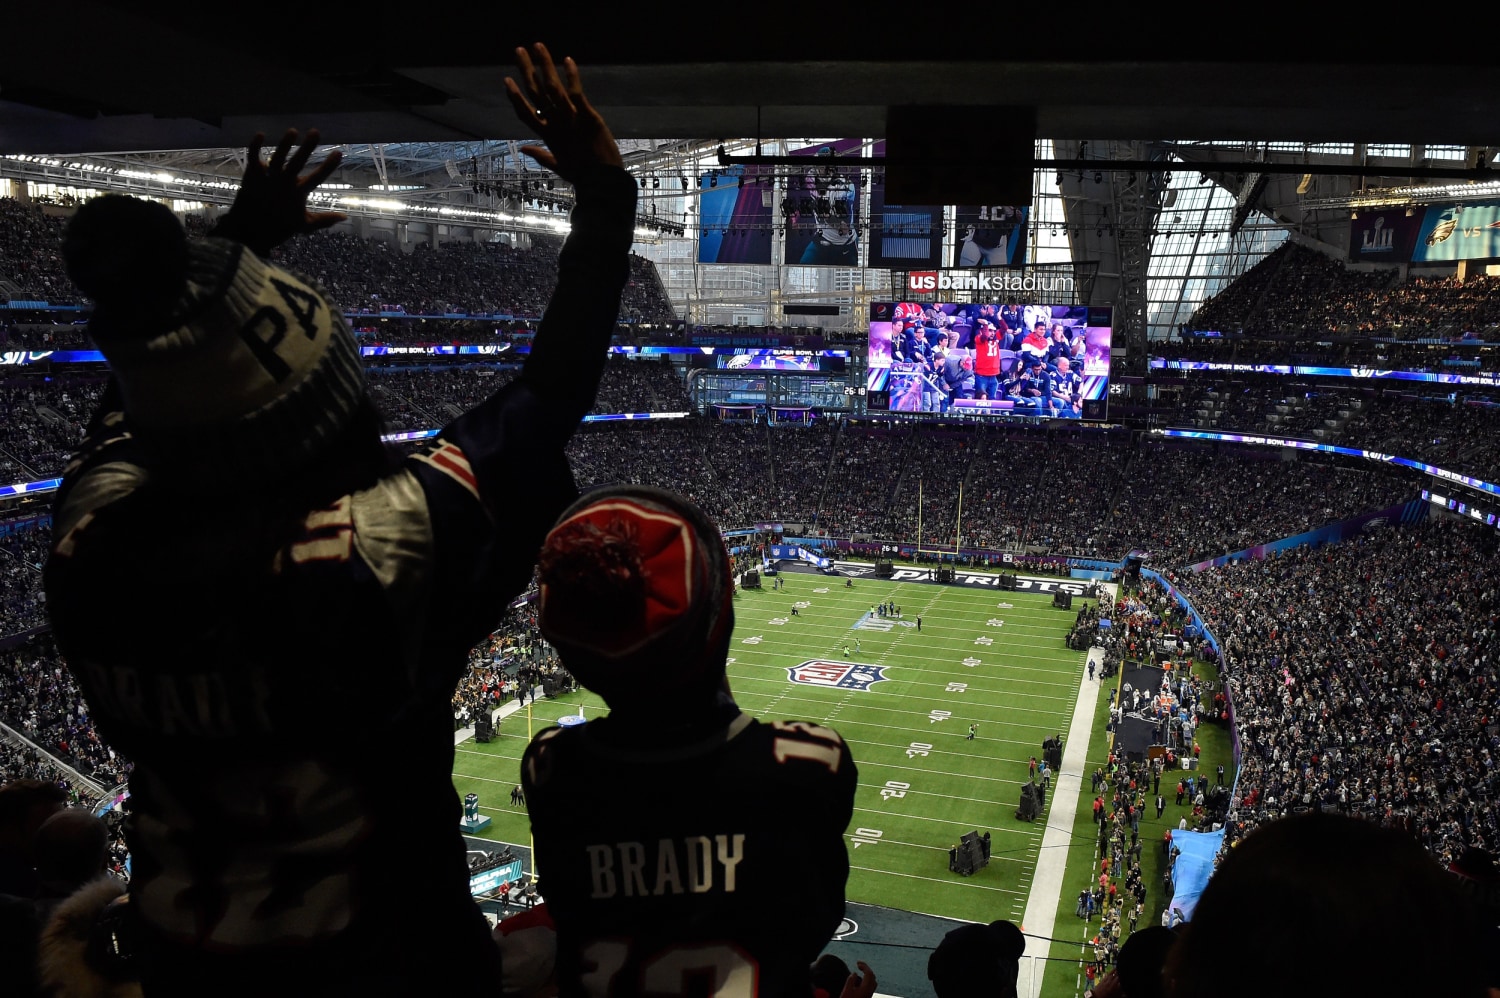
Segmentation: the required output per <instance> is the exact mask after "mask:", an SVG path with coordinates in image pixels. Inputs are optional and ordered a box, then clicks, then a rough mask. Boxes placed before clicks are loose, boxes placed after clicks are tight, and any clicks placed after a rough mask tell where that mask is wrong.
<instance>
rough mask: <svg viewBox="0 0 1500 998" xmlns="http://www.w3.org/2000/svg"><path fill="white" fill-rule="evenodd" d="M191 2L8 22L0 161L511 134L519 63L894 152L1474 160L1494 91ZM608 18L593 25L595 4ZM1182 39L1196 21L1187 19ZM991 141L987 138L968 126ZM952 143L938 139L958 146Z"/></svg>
mask: <svg viewBox="0 0 1500 998" xmlns="http://www.w3.org/2000/svg"><path fill="white" fill-rule="evenodd" d="M313 6H315V5H307V4H302V5H299V6H295V7H294V6H292V5H290V4H283V3H279V2H276V0H267V2H264V3H260V4H256V5H253V6H251V7H234V6H230V7H225V8H205V7H204V6H203V5H202V4H192V5H188V4H185V3H180V2H174V0H161V2H155V3H152V4H132V5H128V6H127V5H125V4H123V3H107V2H102V0H83V2H75V3H70V4H69V5H68V6H67V8H66V11H65V13H63V12H61V11H60V9H59V8H58V7H56V6H51V5H45V4H25V5H21V6H20V9H17V10H13V11H7V14H6V27H7V37H8V38H9V39H10V43H9V44H8V45H7V51H6V58H5V59H4V60H0V153H83V152H110V151H123V150H139V149H143V148H144V149H158V150H169V149H202V148H213V147H221V148H231V147H235V146H239V145H242V144H243V142H244V140H245V138H246V136H248V135H250V134H252V133H254V132H255V131H258V130H259V131H265V132H267V133H268V134H271V133H276V132H279V131H280V130H281V129H282V128H284V127H286V126H288V125H298V126H302V127H307V126H309V125H317V126H318V127H319V128H321V129H322V131H323V133H324V137H325V138H326V139H327V140H329V141H330V142H337V143H342V144H346V145H358V144H361V143H365V144H382V143H385V144H393V143H438V142H483V141H493V140H506V139H515V138H521V137H524V136H523V134H522V129H521V127H520V126H519V125H518V123H517V122H516V121H515V118H514V116H513V114H512V112H511V109H510V107H509V104H508V102H507V101H506V99H505V95H504V91H503V89H502V87H501V80H502V79H503V77H504V75H505V74H506V72H507V71H508V69H509V65H510V61H511V56H510V53H511V51H512V49H513V48H514V46H515V45H516V44H520V43H526V42H530V41H533V40H536V39H539V38H540V39H546V40H554V41H555V42H556V45H555V48H556V49H557V52H558V54H563V53H567V54H571V55H574V56H575V57H576V58H577V60H578V62H579V63H580V64H581V65H582V66H584V68H585V72H586V74H587V81H588V87H589V92H590V94H591V96H592V97H593V98H594V100H595V103H596V104H597V105H598V106H599V107H600V109H601V110H603V111H604V113H605V114H606V116H607V118H608V120H609V121H610V123H611V125H612V126H613V128H614V130H615V132H616V134H617V136H618V137H620V138H623V139H661V138H668V139H671V138H676V139H683V138H707V139H714V138H733V137H736V136H756V135H761V136H776V135H867V136H880V135H883V134H884V122H885V109H886V108H887V107H888V106H890V105H894V104H950V105H955V104H956V105H965V104H968V105H985V104H999V103H1004V104H1016V105H1030V106H1035V107H1036V109H1037V122H1038V133H1039V135H1040V136H1041V137H1044V138H1060V139H1062V138H1073V139H1081V138H1089V139H1095V140H1102V139H1147V140H1159V139H1163V138H1166V137H1168V136H1190V137H1203V138H1214V139H1265V138H1276V139H1282V140H1286V141H1289V142H1296V141H1312V142H1316V141H1330V140H1345V141H1362V142H1378V143H1385V144H1400V143H1413V142H1417V143H1423V142H1427V143H1439V142H1440V143H1448V144H1459V145H1482V144H1487V143H1490V142H1492V141H1494V139H1493V127H1494V124H1493V123H1494V122H1495V121H1496V120H1500V73H1497V72H1495V71H1494V67H1493V66H1492V65H1491V64H1490V63H1491V62H1492V60H1490V59H1489V58H1488V57H1486V56H1485V55H1484V54H1482V53H1481V54H1471V52H1472V50H1471V48H1469V47H1463V46H1460V47H1457V48H1456V49H1455V48H1454V47H1452V46H1441V45H1423V44H1416V43H1413V44H1406V43H1403V41H1402V40H1401V39H1400V38H1399V36H1394V35H1392V34H1391V31H1390V28H1389V26H1387V27H1386V29H1385V30H1384V31H1383V32H1382V35H1383V37H1382V38H1381V40H1380V41H1377V42H1372V41H1371V40H1368V39H1358V38H1353V37H1347V38H1346V37H1328V36H1327V35H1333V34H1334V33H1333V32H1329V33H1327V35H1320V37H1319V39H1318V41H1317V43H1316V44H1314V45H1302V46H1293V47H1292V48H1289V49H1286V50H1285V51H1276V50H1272V49H1270V48H1269V47H1268V46H1263V45H1249V44H1245V45H1235V44H1233V39H1232V38H1230V39H1226V38H1225V37H1224V35H1223V34H1222V33H1218V32H1215V33H1209V32H1208V31H1207V30H1203V31H1201V32H1200V34H1201V37H1198V38H1188V37H1185V36H1183V35H1182V34H1180V33H1178V34H1176V35H1174V34H1172V32H1173V31H1174V30H1179V29H1176V28H1174V27H1172V26H1164V25H1163V24H1161V23H1158V22H1160V20H1161V19H1159V18H1153V19H1149V20H1151V21H1152V23H1151V24H1149V25H1146V24H1145V23H1144V20H1146V19H1141V18H1139V17H1138V16H1131V17H1127V16H1126V15H1129V14H1132V12H1130V11H1125V10H1121V11H1120V12H1119V14H1118V16H1117V21H1118V23H1110V20H1109V15H1106V14H1103V13H1095V12H1092V11H1089V12H1085V11H1080V12H1079V16H1078V17H1076V18H1070V19H1066V20H1064V21H1059V20H1058V19H1057V18H1056V17H1055V16H1054V15H1053V14H1052V12H1049V11H1045V10H1041V9H1038V10H1035V11H1027V10H1024V9H1023V10H1016V9H1007V10H1005V11H1003V12H997V13H995V14H989V13H983V12H977V11H976V10H975V9H974V5H968V4H965V5H951V9H949V7H948V6H947V5H942V4H938V5H926V6H922V7H918V6H917V5H911V6H909V7H903V8H902V9H901V11H900V13H899V15H898V14H895V13H891V12H884V13H881V12H877V9H874V8H872V9H871V10H870V11H869V13H868V16H869V18H870V20H871V23H870V25H868V26H867V27H870V28H871V30H869V31H866V30H862V25H861V24H859V23H858V21H859V19H860V18H863V17H865V16H866V14H865V13H864V12H857V11H856V12H852V13H851V12H850V11H849V10H843V11H841V12H840V13H839V16H837V17H826V16H820V15H819V14H818V13H817V12H816V11H814V10H809V9H808V8H806V7H805V6H799V7H797V8H795V9H794V11H786V12H783V13H778V11H779V10H780V8H779V7H778V6H777V5H775V4H761V5H737V6H735V7H733V8H732V9H728V10H723V11H720V10H718V9H714V8H711V9H703V10H697V9H695V10H689V11H675V12H674V11H673V10H671V9H668V8H659V9H657V8H652V9H647V8H645V7H642V6H641V5H615V6H613V7H611V8H609V9H607V10H604V11H602V12H600V11H598V10H595V9H585V8H578V7H573V6H565V5H541V6H542V7H543V9H542V10H541V11H540V12H538V11H537V10H536V7H537V6H538V5H513V4H504V5H488V6H483V7H481V6H447V5H445V6H443V7H442V8H441V9H433V10H426V9H423V8H421V7H420V6H414V5H411V4H409V3H406V4H400V5H397V4H391V3H380V2H374V3H367V4H363V5H359V6H358V7H350V8H342V9H340V10H339V11H338V12H337V14H338V20H337V21H336V22H335V21H333V19H332V18H333V15H332V14H330V13H323V12H321V11H319V12H317V13H312V12H310V8H311V7H313ZM595 6H598V5H595ZM1183 20H1186V19H1183ZM975 127H976V128H982V127H983V123H982V122H976V125H975ZM963 140H964V137H963V136H934V143H935V145H939V146H944V147H946V148H948V149H950V150H951V149H954V148H962V144H963Z"/></svg>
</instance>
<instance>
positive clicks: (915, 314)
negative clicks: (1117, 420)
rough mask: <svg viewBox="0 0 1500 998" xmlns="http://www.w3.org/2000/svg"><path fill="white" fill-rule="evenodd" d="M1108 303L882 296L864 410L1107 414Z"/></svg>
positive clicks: (874, 307) (873, 318) (873, 326)
mask: <svg viewBox="0 0 1500 998" xmlns="http://www.w3.org/2000/svg"><path fill="white" fill-rule="evenodd" d="M1112 320H1113V313H1112V310H1111V309H1110V308H1109V307H1108V306H1097V305H1095V306H1090V305H1032V304H1017V303H1011V304H1000V303H997V302H991V303H986V304H962V305H960V304H953V303H944V302H938V303H932V304H925V303H924V304H918V303H916V302H875V303H873V304H871V306H870V342H869V374H868V376H867V379H866V382H865V390H866V407H867V408H868V409H869V410H870V411H872V412H880V411H889V412H928V413H945V412H992V413H1008V414H1011V415H1024V416H1044V417H1047V418H1051V419H1088V420H1103V419H1104V418H1105V416H1106V411H1107V406H1108V401H1109V357H1110V352H1109V351H1110V340H1111V333H1112Z"/></svg>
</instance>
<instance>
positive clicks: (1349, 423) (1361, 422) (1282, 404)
mask: <svg viewBox="0 0 1500 998" xmlns="http://www.w3.org/2000/svg"><path fill="white" fill-rule="evenodd" d="M1455 396H1456V397H1455ZM1167 422H1169V423H1170V424H1171V425H1174V426H1179V427H1202V428H1208V429H1213V430H1217V431H1220V432H1250V433H1269V434H1274V435H1277V436H1289V437H1295V438H1300V439H1304V440H1315V441H1318V442H1321V443H1329V444H1335V445H1339V446H1346V447H1359V448H1363V449H1366V450H1375V451H1379V452H1381V453H1383V454H1393V455H1396V456H1399V457H1405V458H1411V459H1413V460H1419V461H1424V462H1426V463H1429V464H1434V465H1437V466H1438V467H1441V468H1445V469H1447V470H1449V471H1456V472H1459V473H1462V474H1466V475H1472V476H1475V477H1477V478H1480V479H1482V480H1484V481H1487V482H1493V481H1495V480H1496V479H1497V478H1500V435H1497V433H1496V430H1497V429H1500V403H1497V402H1496V400H1495V398H1494V397H1493V395H1492V394H1491V393H1487V392H1474V391H1470V392H1466V393H1463V394H1462V395H1458V394H1457V393H1453V395H1450V394H1449V393H1446V392H1441V393H1433V392H1432V391H1430V390H1429V391H1427V392H1425V393H1424V392H1422V391H1420V390H1417V389H1415V388H1413V389H1407V388H1405V387H1401V386H1391V385H1381V386H1377V387H1370V386H1369V385H1368V384H1355V383H1347V382H1346V383H1343V384H1338V383H1329V382H1314V381H1304V380H1301V379H1298V380H1294V381H1288V380H1287V379H1285V378H1276V377H1274V376H1259V377H1254V376H1252V377H1251V378H1248V379H1245V378H1241V377H1239V376H1237V377H1235V378H1234V379H1232V380H1231V379H1214V378H1206V379H1195V380H1193V381H1191V382H1189V383H1188V384H1187V385H1185V386H1184V387H1183V388H1182V389H1181V391H1180V392H1179V393H1178V396H1177V402H1176V406H1175V411H1173V412H1171V413H1170V414H1169V415H1168V418H1167Z"/></svg>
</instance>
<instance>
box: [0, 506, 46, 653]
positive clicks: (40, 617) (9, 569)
mask: <svg viewBox="0 0 1500 998" xmlns="http://www.w3.org/2000/svg"><path fill="white" fill-rule="evenodd" d="M51 545H52V528H51V526H50V524H47V525H36V526H28V527H26V528H25V529H22V530H14V531H12V532H10V533H8V534H6V535H4V536H0V638H4V637H8V636H10V635H12V634H21V633H23V632H25V631H29V630H33V629H35V628H38V627H42V626H44V625H45V624H46V623H47V601H46V600H45V599H44V598H43V596H42V563H43V562H45V561H46V560H47V550H48V549H49V548H50V547H51Z"/></svg>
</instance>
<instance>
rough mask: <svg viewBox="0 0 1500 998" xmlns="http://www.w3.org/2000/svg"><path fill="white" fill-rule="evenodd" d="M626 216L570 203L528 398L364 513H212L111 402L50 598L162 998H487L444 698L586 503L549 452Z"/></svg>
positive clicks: (603, 176)
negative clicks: (105, 752)
mask: <svg viewBox="0 0 1500 998" xmlns="http://www.w3.org/2000/svg"><path fill="white" fill-rule="evenodd" d="M634 191H635V185H634V183H633V182H632V181H631V180H630V178H629V176H628V175H627V174H626V173H625V172H624V171H623V170H619V169H617V168H608V169H604V168H601V169H600V170H599V171H596V172H595V174H592V175H590V176H589V177H587V178H586V179H585V182H584V186H583V188H581V189H580V195H579V203H578V207H577V209H576V210H575V214H574V228H573V232H572V234H571V235H570V237H569V239H568V242H567V244H566V245H565V246H564V248H563V250H562V253H561V257H560V260H559V274H558V284H557V290H556V292H555V295H554V297H553V300H552V304H551V305H550V306H549V307H548V309H547V312H546V315H545V316H544V318H543V321H542V325H541V328H540V330H539V331H538V334H537V337H536V344H535V346H534V347H533V350H532V352H531V354H530V356H529V357H528V359H527V363H526V366H525V368H524V370H523V371H522V373H521V375H520V376H519V377H518V378H517V379H516V380H515V381H513V382H511V383H510V384H508V385H507V386H505V387H504V388H502V389H501V390H500V391H499V392H497V393H496V394H495V395H494V396H492V397H491V398H489V399H487V400H486V401H484V402H482V403H481V404H479V405H478V406H476V407H475V408H473V409H472V410H470V411H469V412H467V413H465V414H464V415H462V416H460V417H459V418H458V419H456V420H454V421H453V422H452V423H450V424H449V425H448V426H447V427H445V428H444V429H443V431H442V433H441V435H440V436H439V437H438V438H436V440H434V441H433V442H432V443H431V444H430V445H429V446H427V447H426V448H425V449H424V450H422V451H421V452H419V453H417V454H415V455H414V456H412V457H409V458H407V459H406V460H405V461H403V462H400V463H399V464H396V465H392V466H389V467H386V468H385V469H383V470H381V469H377V468H374V467H371V468H370V469H369V470H368V471H367V472H366V473H364V476H363V481H362V482H361V483H360V484H359V485H358V486H357V487H353V488H350V485H352V484H354V483H353V481H351V480H348V479H340V481H341V482H344V483H345V484H339V485H331V484H330V485H328V486H325V487H324V488H323V489H322V494H321V495H320V496H319V498H318V499H317V500H316V501H314V500H305V501H304V500H301V499H294V498H292V493H291V492H290V488H291V483H290V482H281V481H277V480H274V479H273V480H271V481H265V482H261V481H247V482H244V483H242V484H241V485H240V487H239V488H238V490H237V491H230V490H228V489H224V488H219V489H207V488H204V487H202V486H200V485H198V484H197V483H195V481H194V479H193V474H192V473H193V467H194V465H193V457H192V455H191V454H184V455H182V456H181V458H180V460H178V459H174V458H173V456H172V455H167V456H165V457H163V455H161V454H160V453H152V454H147V453H146V452H145V450H144V449H143V447H142V445H141V443H140V442H139V441H137V440H136V439H135V438H134V437H133V436H132V434H131V428H130V423H129V419H128V417H127V416H126V415H125V413H123V412H122V411H120V410H119V407H118V392H117V391H115V390H113V389H112V390H110V391H108V392H106V397H105V399H104V401H103V403H102V405H101V412H100V414H99V415H98V416H97V417H96V419H95V422H94V425H93V427H92V428H91V431H90V433H89V436H88V437H87V439H86V440H85V441H84V443H83V445H82V450H81V451H80V453H79V454H78V455H77V456H75V458H74V459H73V460H72V462H71V463H70V464H69V466H68V467H67V469H66V471H65V474H64V482H63V485H62V488H61V489H60V491H59V493H58V498H57V503H56V506H55V511H54V534H53V550H52V553H51V557H50V559H49V561H48V563H47V566H46V573H45V584H46V591H47V596H48V606H49V609H50V610H51V612H52V618H53V625H54V633H55V635H56V638H57V643H58V645H59V647H60V648H61V650H62V652H63V655H64V658H65V659H66V661H67V663H68V667H69V669H70V670H71V671H72V673H73V674H74V676H75V677H76V679H77V681H78V684H79V686H80V687H81V688H82V690H83V693H84V696H85V698H86V699H87V701H88V706H89V712H90V715H91V716H92V718H93V720H94V721H95V723H96V725H97V727H98V729H99V731H100V733H101V734H102V735H103V737H104V738H105V739H107V740H108V742H109V743H110V745H111V746H112V747H113V748H115V749H117V750H118V751H119V752H121V753H122V754H123V755H124V756H126V757H127V758H130V759H131V760H133V762H134V763H135V771H134V774H133V775H132V777H131V784H130V790H131V808H132V813H131V817H130V820H129V825H128V826H127V834H128V836H129V842H130V847H131V853H132V863H133V871H132V872H133V876H132V879H131V907H132V908H133V909H135V910H136V911H137V912H138V913H139V915H140V917H141V918H142V920H143V922H144V924H145V927H146V929H147V931H148V933H149V935H150V938H152V939H153V940H155V941H156V946H157V947H158V949H157V952H160V953H164V954H170V957H163V958H162V961H161V966H162V967H163V968H165V970H166V972H168V973H170V974H171V975H172V977H173V980H174V982H175V981H181V980H194V979H197V980H199V981H200V982H201V981H202V980H204V979H212V980H213V981H214V982H215V987H214V989H213V990H215V991H216V992H217V993H219V994H229V993H233V994H241V993H255V994H264V993H269V992H271V991H273V990H275V989H278V988H281V989H284V988H286V987H287V986H289V985H291V986H293V987H295V988H296V989H297V990H298V991H299V992H300V991H304V990H305V991H306V992H307V993H311V992H312V991H317V990H324V989H330V988H334V987H338V988H341V989H342V988H353V989H356V990H360V991H361V992H362V993H380V994H386V993H415V991H413V990H412V988H414V987H415V986H416V985H415V984H414V982H421V988H422V989H426V988H427V987H429V986H430V987H431V989H432V990H434V991H438V990H444V991H451V990H453V989H454V988H455V987H456V986H458V985H460V984H461V985H463V986H464V987H465V988H469V987H470V982H471V978H474V977H478V978H484V977H485V975H487V974H491V973H493V974H494V977H493V978H492V979H493V980H494V981H496V982H498V980H499V977H498V967H497V966H496V962H497V959H498V958H497V957H495V956H494V953H495V948H494V946H493V944H492V942H491V941H490V939H489V934H488V927H487V925H486V923H485V922H484V919H483V918H482V916H481V915H480V914H479V912H478V910H477V909H476V907H475V905H474V904H473V901H472V900H471V898H470V897H469V893H468V866H467V862H466V858H465V847H464V842H463V839H462V837H461V835H460V834H459V829H458V823H459V817H460V804H459V801H458V798H457V795H456V794H455V793H454V790H453V785H452V779H451V773H452V770H453V760H454V745H453V723H452V721H453V715H452V703H451V698H452V695H453V690H454V687H455V684H456V683H457V681H458V680H459V678H460V677H461V676H462V675H463V673H464V671H465V670H466V668H467V661H468V650H469V648H470V647H471V646H472V645H473V644H475V643H476V642H477V641H479V640H480V639H482V638H483V637H484V636H485V635H486V634H488V633H489V632H490V631H491V630H493V628H494V627H495V625H496V624H497V623H498V621H499V619H500V617H501V615H502V614H503V612H504V608H505V604H506V602H507V601H508V600H509V599H511V598H513V597H514V596H515V595H517V594H518V593H519V592H520V591H522V590H523V589H524V588H525V586H526V584H527V583H528V581H529V580H530V577H531V572H532V566H533V564H534V562H535V558H536V552H537V551H538V549H539V548H540V546H541V542H542V540H543V538H544V537H545V536H546V532H547V531H548V529H550V527H551V525H552V523H553V522H554V521H555V519H556V518H557V516H558V515H559V513H560V512H561V511H562V510H563V509H564V508H566V506H567V505H568V504H569V503H570V502H571V501H572V500H573V499H574V498H575V496H576V489H575V488H574V484H573V477H572V474H571V472H570V470H569V468H568V465H567V461H566V459H565V457H564V455H563V449H564V447H565V446H566V445H567V442H568V440H569V439H570V437H571V436H572V433H573V431H574V429H575V428H576V427H577V425H578V424H579V422H580V420H581V418H582V417H583V415H584V414H585V413H586V412H587V411H588V410H589V408H590V407H591V406H592V404H593V401H594V394H595V390H596V387H597V385H598V381H599V377H600V375H601V373H602V371H603V367H604V361H605V356H606V350H607V346H608V343H609V337H610V334H611V332H612V330H613V328H614V323H615V319H616V317H617V314H618V308H619V298H620V292H621V289H622V287H623V286H624V283H625V281H626V278H627V277H628V274H629V256H628V254H629V247H630V242H631V238H632V230H633V219H634V204H635V195H634ZM579 213H582V215H583V218H582V219H581V220H580V219H579ZM373 434H374V430H373V429H372V430H371V435H372V437H373ZM372 443H373V441H372ZM204 446H211V444H204ZM304 488H305V486H304ZM340 489H347V490H348V491H344V492H343V493H342V494H339V490H340ZM297 494H299V495H300V494H302V493H301V492H299V493H297ZM309 494H310V493H309ZM309 507H311V508H309ZM366 975H368V976H366ZM231 985H232V986H233V987H232V989H231V990H229V991H226V990H224V989H225V987H229V986H231ZM497 987H498V984H497ZM148 993H149V992H148Z"/></svg>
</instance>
